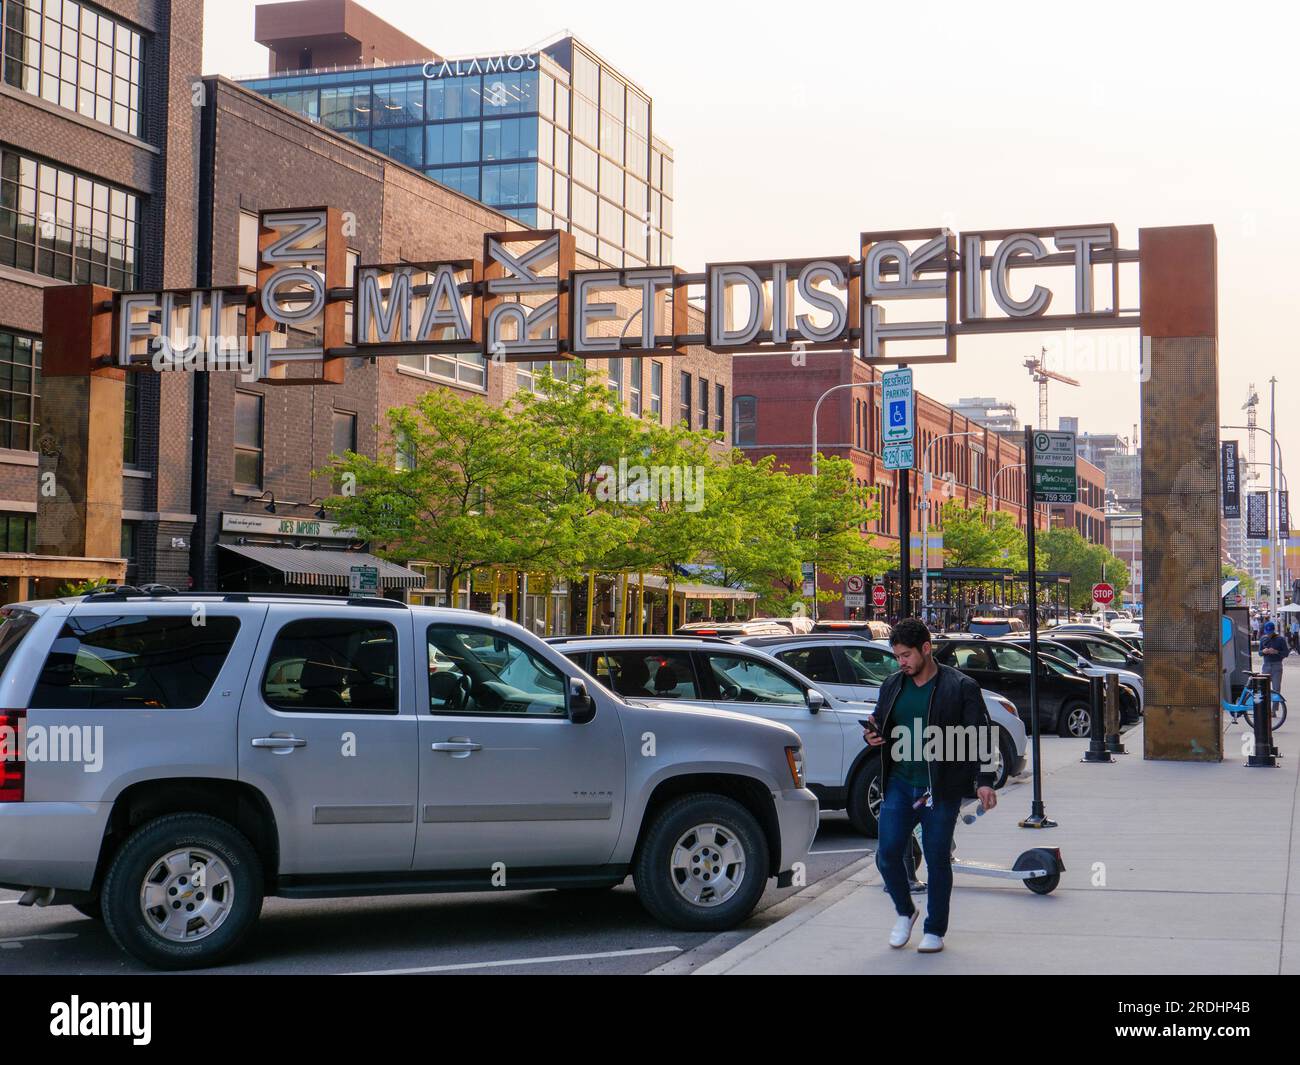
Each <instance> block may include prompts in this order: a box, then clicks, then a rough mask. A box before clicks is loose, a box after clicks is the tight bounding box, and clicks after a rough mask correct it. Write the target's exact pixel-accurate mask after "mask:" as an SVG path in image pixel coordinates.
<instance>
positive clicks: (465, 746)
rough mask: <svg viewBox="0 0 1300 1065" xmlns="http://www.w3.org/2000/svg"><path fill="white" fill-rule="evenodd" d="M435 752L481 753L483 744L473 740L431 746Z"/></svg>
mask: <svg viewBox="0 0 1300 1065" xmlns="http://www.w3.org/2000/svg"><path fill="white" fill-rule="evenodd" d="M430 749H431V750H434V751H452V752H462V753H464V754H469V753H470V752H471V751H481V750H482V749H483V744H481V743H475V742H473V741H472V740H454V741H448V742H447V743H435V744H433V745H432V746H431V748H430Z"/></svg>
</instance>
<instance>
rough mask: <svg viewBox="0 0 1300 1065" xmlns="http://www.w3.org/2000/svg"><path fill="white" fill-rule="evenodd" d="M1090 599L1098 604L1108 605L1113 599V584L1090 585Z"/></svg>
mask: <svg viewBox="0 0 1300 1065" xmlns="http://www.w3.org/2000/svg"><path fill="white" fill-rule="evenodd" d="M1092 601H1093V602H1094V603H1096V604H1097V605H1098V606H1110V604H1111V603H1113V602H1114V601H1115V586H1114V585H1113V584H1104V583H1103V584H1094V585H1093V586H1092Z"/></svg>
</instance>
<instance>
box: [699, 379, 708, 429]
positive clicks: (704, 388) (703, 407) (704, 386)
mask: <svg viewBox="0 0 1300 1065" xmlns="http://www.w3.org/2000/svg"><path fill="white" fill-rule="evenodd" d="M708 427H709V382H708V380H706V379H705V378H703V377H701V378H700V428H701V429H707V428H708Z"/></svg>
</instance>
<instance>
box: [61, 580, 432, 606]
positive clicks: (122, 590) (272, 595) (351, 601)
mask: <svg viewBox="0 0 1300 1065" xmlns="http://www.w3.org/2000/svg"><path fill="white" fill-rule="evenodd" d="M171 598H175V599H219V600H221V602H223V603H248V602H251V601H252V600H254V599H285V600H301V599H306V600H308V601H310V602H325V603H334V604H336V605H339V606H378V607H389V608H392V609H395V610H407V609H409V607H408V604H406V603H402V602H398V601H397V600H396V599H385V598H383V597H382V596H364V595H362V596H358V595H318V594H315V593H311V592H194V591H184V592H183V591H179V590H177V589H176V588H171V587H169V586H167V585H165V584H146V585H145V586H144V587H143V588H137V587H135V586H134V585H130V584H118V585H113V586H111V587H108V588H102V589H100V590H98V591H94V592H91V593H89V594H88V595H87V596H86V598H85V601H86V602H87V603H105V602H120V601H122V600H124V599H171Z"/></svg>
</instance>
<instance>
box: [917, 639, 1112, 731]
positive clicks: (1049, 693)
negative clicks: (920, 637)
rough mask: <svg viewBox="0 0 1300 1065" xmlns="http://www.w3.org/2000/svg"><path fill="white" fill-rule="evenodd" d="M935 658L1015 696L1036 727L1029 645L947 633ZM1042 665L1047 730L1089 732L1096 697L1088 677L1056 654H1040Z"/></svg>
mask: <svg viewBox="0 0 1300 1065" xmlns="http://www.w3.org/2000/svg"><path fill="white" fill-rule="evenodd" d="M934 660H935V661H936V662H942V663H943V664H944V665H945V666H953V667H954V668H956V669H959V670H961V671H962V672H963V673H965V674H966V675H967V676H968V677H970V678H972V679H973V680H974V681H975V683H976V684H978V685H979V686H980V687H981V688H988V689H989V691H993V692H997V693H998V694H999V695H1002V696H1005V697H1006V698H1007V699H1010V700H1011V702H1013V703H1015V706H1016V709H1017V710H1018V711H1019V712H1020V717H1021V720H1023V721H1024V722H1025V725H1026V727H1028V728H1032V726H1033V722H1032V720H1031V712H1030V704H1029V665H1030V658H1029V652H1028V651H1025V650H1023V649H1022V648H1020V647H1017V646H1016V645H1015V644H1012V643H1004V642H1003V641H1001V640H985V639H981V638H979V637H975V638H974V639H971V638H962V637H945V638H943V639H940V640H936V641H935V643H934ZM1038 668H1039V672H1038V714H1039V724H1040V727H1041V728H1042V731H1043V732H1056V733H1059V734H1060V735H1062V736H1075V737H1079V738H1086V737H1087V735H1088V730H1089V728H1090V727H1091V722H1090V718H1089V713H1088V708H1089V705H1090V701H1091V698H1092V692H1091V688H1090V686H1089V683H1088V680H1087V678H1086V677H1083V676H1080V675H1078V674H1076V673H1074V672H1073V671H1072V670H1071V669H1070V667H1068V666H1066V665H1065V664H1064V663H1063V662H1059V661H1057V660H1056V659H1053V658H1046V657H1044V658H1040V660H1039V663H1038Z"/></svg>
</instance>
